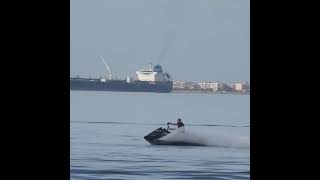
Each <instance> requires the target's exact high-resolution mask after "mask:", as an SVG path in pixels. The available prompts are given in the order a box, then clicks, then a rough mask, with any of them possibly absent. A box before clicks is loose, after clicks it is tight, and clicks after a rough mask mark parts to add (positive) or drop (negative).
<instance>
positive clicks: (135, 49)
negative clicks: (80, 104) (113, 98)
mask: <svg viewBox="0 0 320 180" xmlns="http://www.w3.org/2000/svg"><path fill="white" fill-rule="evenodd" d="M70 16H71V17H70V18H71V19H70V37H71V39H70V41H71V44H70V51H71V54H70V75H80V76H84V77H88V76H91V77H100V76H102V75H105V73H106V68H105V66H104V65H103V63H102V62H101V60H100V59H99V56H101V55H103V56H104V58H105V59H106V60H107V61H108V64H109V66H110V67H111V71H112V72H113V74H114V76H118V77H123V78H125V77H126V76H132V77H135V76H136V74H135V72H136V71H137V70H138V69H140V68H141V67H142V66H144V65H146V64H148V63H149V62H153V63H154V64H156V63H159V62H160V64H161V65H162V66H163V69H164V71H167V72H169V73H170V74H171V76H172V77H173V79H174V80H188V81H195V82H197V81H204V80H212V81H223V82H235V81H249V80H250V1H249V0H71V14H70Z"/></svg>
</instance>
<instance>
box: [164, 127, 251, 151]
mask: <svg viewBox="0 0 320 180" xmlns="http://www.w3.org/2000/svg"><path fill="white" fill-rule="evenodd" d="M160 140H162V141H167V142H185V143H193V144H201V145H204V146H215V147H226V148H250V140H249V137H245V136H235V135H228V134H226V133H225V132H218V131H216V132H213V133H210V134H208V133H207V134H204V133H200V132H193V131H189V130H188V131H187V130H185V128H183V127H182V128H177V129H176V130H175V131H173V132H172V133H170V134H168V135H167V136H165V137H162V138H160Z"/></svg>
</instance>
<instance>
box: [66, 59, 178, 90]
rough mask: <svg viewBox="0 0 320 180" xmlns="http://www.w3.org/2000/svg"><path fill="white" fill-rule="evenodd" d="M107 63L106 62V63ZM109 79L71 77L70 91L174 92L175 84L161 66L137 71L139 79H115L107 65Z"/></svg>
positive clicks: (150, 66)
mask: <svg viewBox="0 0 320 180" xmlns="http://www.w3.org/2000/svg"><path fill="white" fill-rule="evenodd" d="M104 63H105V61H104ZM105 65H106V67H107V69H108V71H109V78H103V77H101V78H81V77H79V76H77V77H70V90H75V91H121V92H157V93H169V92H171V91H172V87H173V82H172V79H171V76H170V75H169V74H168V73H164V72H163V70H162V67H161V65H159V64H157V65H155V66H153V65H152V64H151V63H150V65H149V66H148V67H147V68H142V69H141V70H139V71H137V72H136V74H137V79H134V78H132V77H127V78H124V79H113V78H112V74H111V71H110V68H109V66H108V65H107V64H106V63H105Z"/></svg>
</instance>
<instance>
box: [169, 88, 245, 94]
mask: <svg viewBox="0 0 320 180" xmlns="http://www.w3.org/2000/svg"><path fill="white" fill-rule="evenodd" d="M171 93H190V94H191V93H194V94H233V95H250V92H216V91H205V90H180V89H179V90H178V89H173V90H172V91H171Z"/></svg>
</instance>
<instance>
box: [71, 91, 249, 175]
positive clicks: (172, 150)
mask: <svg viewBox="0 0 320 180" xmlns="http://www.w3.org/2000/svg"><path fill="white" fill-rule="evenodd" d="M70 93H71V97H70V100H71V104H70V109H71V117H70V118H71V123H70V129H71V134H70V142H71V154H70V164H71V168H70V176H71V179H249V178H250V141H249V137H250V115H249V114H250V111H249V109H250V104H249V101H250V96H248V95H223V94H217V95H215V94H208V95H207V94H181V93H177V94H175V93H170V94H156V93H121V92H77V91H71V92H70ZM178 117H182V121H183V122H184V123H185V126H186V127H185V129H186V130H185V132H186V133H187V137H186V138H189V139H190V138H191V139H192V138H194V137H197V138H196V139H201V140H203V141H205V142H206V143H207V146H156V145H150V144H148V142H147V141H145V140H144V139H143V136H145V135H147V134H149V133H150V132H151V131H153V130H154V129H156V128H158V127H161V126H162V127H166V123H167V122H168V121H171V122H174V121H175V120H176V119H177V118H178Z"/></svg>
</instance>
